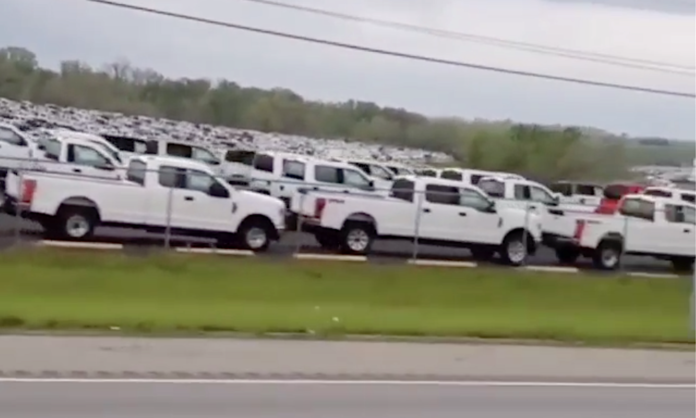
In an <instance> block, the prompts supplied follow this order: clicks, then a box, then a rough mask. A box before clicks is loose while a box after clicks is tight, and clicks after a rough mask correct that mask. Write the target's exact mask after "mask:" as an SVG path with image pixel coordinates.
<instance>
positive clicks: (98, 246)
mask: <svg viewBox="0 0 696 418" xmlns="http://www.w3.org/2000/svg"><path fill="white" fill-rule="evenodd" d="M35 245H36V246H39V247H60V248H85V249H93V250H122V249H123V244H113V243H106V242H70V241H48V240H43V241H38V242H36V243H35Z"/></svg>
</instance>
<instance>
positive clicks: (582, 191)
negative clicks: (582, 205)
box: [577, 184, 597, 196]
mask: <svg viewBox="0 0 696 418" xmlns="http://www.w3.org/2000/svg"><path fill="white" fill-rule="evenodd" d="M596 189H597V188H596V187H595V186H592V185H589V184H578V188H577V194H579V195H581V196H596V193H595V192H596Z"/></svg>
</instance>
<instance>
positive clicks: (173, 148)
mask: <svg viewBox="0 0 696 418" xmlns="http://www.w3.org/2000/svg"><path fill="white" fill-rule="evenodd" d="M166 153H167V155H171V156H172V157H182V158H192V157H193V147H191V146H189V145H184V144H177V143H172V142H170V143H167V149H166Z"/></svg>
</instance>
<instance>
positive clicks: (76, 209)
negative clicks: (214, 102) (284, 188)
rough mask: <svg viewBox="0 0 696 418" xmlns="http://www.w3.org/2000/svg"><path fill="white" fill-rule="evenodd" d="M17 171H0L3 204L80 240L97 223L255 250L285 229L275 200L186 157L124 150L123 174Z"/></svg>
mask: <svg viewBox="0 0 696 418" xmlns="http://www.w3.org/2000/svg"><path fill="white" fill-rule="evenodd" d="M17 177H18V175H17V174H16V173H14V172H10V174H8V182H7V204H6V205H5V209H6V211H8V212H10V213H17V212H19V214H20V215H21V216H23V217H26V218H29V219H32V220H35V221H37V222H39V223H40V224H41V225H42V226H43V228H44V229H45V231H46V233H47V234H48V235H50V236H52V237H56V238H61V239H68V240H86V239H88V238H89V237H90V236H91V235H93V233H94V230H95V228H96V227H97V226H100V225H101V226H117V227H126V228H137V229H145V230H148V231H151V232H160V231H166V230H169V231H171V232H180V233H184V234H187V235H195V236H206V237H213V238H216V239H217V240H218V243H219V245H221V246H225V247H226V246H236V245H241V246H243V247H245V248H248V249H250V250H253V251H263V250H266V249H267V248H268V246H269V244H270V242H271V241H273V240H277V239H279V238H280V234H281V232H282V231H283V230H284V229H285V205H284V203H283V202H282V201H280V200H279V199H276V198H273V197H270V196H264V195H261V194H258V193H254V192H250V191H242V190H237V189H234V188H233V187H231V186H230V185H228V184H226V182H225V181H224V180H222V179H220V178H217V177H215V176H214V173H213V171H212V170H211V169H210V167H208V166H207V165H205V164H204V163H200V162H197V161H193V160H190V159H182V158H176V157H155V156H138V157H132V158H131V159H130V160H129V163H128V168H127V170H126V173H125V179H123V180H109V179H95V178H83V177H75V176H68V175H64V174H60V173H51V172H28V173H24V174H23V175H22V177H21V179H20V178H17ZM20 183H21V184H20Z"/></svg>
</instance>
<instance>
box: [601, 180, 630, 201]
mask: <svg viewBox="0 0 696 418" xmlns="http://www.w3.org/2000/svg"><path fill="white" fill-rule="evenodd" d="M626 194H628V188H627V187H626V185H623V184H610V185H609V186H607V187H606V188H605V189H604V197H605V198H606V199H611V200H619V199H621V198H622V197H624V195H626Z"/></svg>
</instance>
